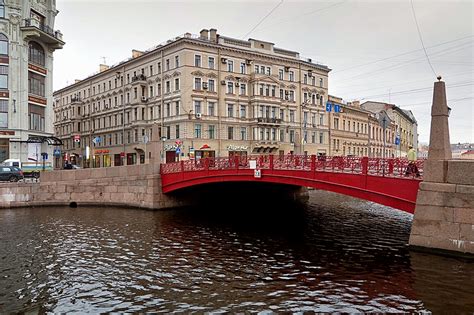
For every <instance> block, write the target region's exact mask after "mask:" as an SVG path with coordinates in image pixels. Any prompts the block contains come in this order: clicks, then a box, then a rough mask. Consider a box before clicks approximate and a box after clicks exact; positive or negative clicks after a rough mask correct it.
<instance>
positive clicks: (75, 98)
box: [71, 96, 82, 104]
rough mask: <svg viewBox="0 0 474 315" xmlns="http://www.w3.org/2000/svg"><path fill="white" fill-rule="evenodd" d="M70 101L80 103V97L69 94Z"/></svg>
mask: <svg viewBox="0 0 474 315" xmlns="http://www.w3.org/2000/svg"><path fill="white" fill-rule="evenodd" d="M71 103H72V104H82V101H81V98H80V97H78V96H71Z"/></svg>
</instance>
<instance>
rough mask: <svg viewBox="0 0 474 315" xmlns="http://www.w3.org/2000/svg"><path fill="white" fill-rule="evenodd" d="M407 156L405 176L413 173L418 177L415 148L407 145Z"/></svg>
mask: <svg viewBox="0 0 474 315" xmlns="http://www.w3.org/2000/svg"><path fill="white" fill-rule="evenodd" d="M407 158H408V166H407V170H406V172H405V176H410V175H415V176H416V177H420V172H419V171H418V167H417V166H416V151H415V149H413V147H412V146H409V150H408V153H407Z"/></svg>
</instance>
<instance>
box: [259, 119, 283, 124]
mask: <svg viewBox="0 0 474 315" xmlns="http://www.w3.org/2000/svg"><path fill="white" fill-rule="evenodd" d="M281 122H282V120H281V119H280V118H270V117H259V118H257V123H258V124H262V125H267V124H269V125H281Z"/></svg>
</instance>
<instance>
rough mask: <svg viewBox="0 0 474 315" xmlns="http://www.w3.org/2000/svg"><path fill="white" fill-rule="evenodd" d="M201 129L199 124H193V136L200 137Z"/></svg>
mask: <svg viewBox="0 0 474 315" xmlns="http://www.w3.org/2000/svg"><path fill="white" fill-rule="evenodd" d="M201 136H202V130H201V124H194V138H201Z"/></svg>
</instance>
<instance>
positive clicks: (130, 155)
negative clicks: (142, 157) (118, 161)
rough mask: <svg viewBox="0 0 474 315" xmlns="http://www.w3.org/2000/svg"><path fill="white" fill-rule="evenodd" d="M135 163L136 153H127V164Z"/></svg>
mask: <svg viewBox="0 0 474 315" xmlns="http://www.w3.org/2000/svg"><path fill="white" fill-rule="evenodd" d="M135 164H137V154H136V153H127V165H135Z"/></svg>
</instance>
